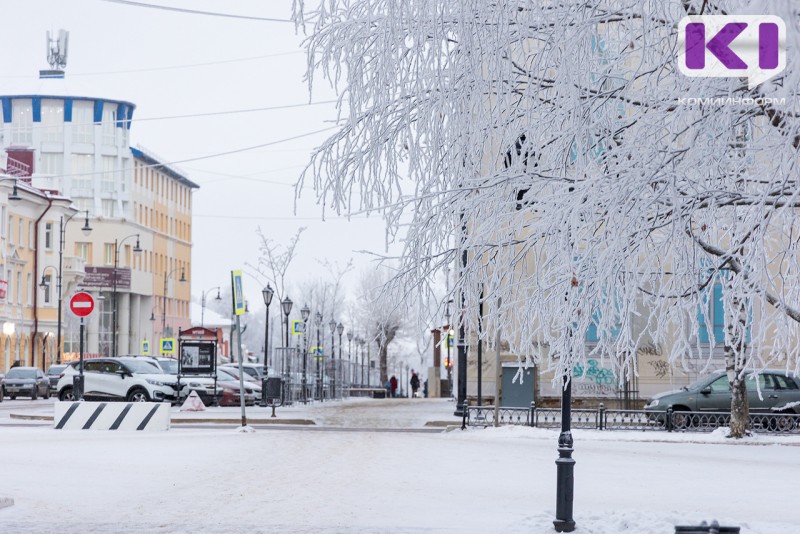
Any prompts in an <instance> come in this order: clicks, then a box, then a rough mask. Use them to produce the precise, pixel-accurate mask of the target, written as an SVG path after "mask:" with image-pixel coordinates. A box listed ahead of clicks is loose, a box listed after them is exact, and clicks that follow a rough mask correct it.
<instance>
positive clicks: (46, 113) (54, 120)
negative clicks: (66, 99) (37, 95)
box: [41, 100, 64, 143]
mask: <svg viewBox="0 0 800 534" xmlns="http://www.w3.org/2000/svg"><path fill="white" fill-rule="evenodd" d="M41 130H42V142H43V143H63V142H64V103H63V101H61V100H42V122H41Z"/></svg>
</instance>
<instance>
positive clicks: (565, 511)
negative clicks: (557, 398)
mask: <svg viewBox="0 0 800 534" xmlns="http://www.w3.org/2000/svg"><path fill="white" fill-rule="evenodd" d="M571 419H572V380H571V379H570V377H569V376H567V375H566V374H565V375H564V378H563V381H562V387H561V434H559V436H558V459H557V460H556V519H555V521H553V526H554V527H555V529H556V532H572V531H573V530H575V520H574V519H573V518H572V499H573V495H574V491H575V476H574V472H575V460H574V459H573V458H572V451H573V449H572V444H573V441H572V431H571V429H570V421H571Z"/></svg>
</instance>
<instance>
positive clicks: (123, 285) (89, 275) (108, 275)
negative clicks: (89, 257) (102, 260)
mask: <svg viewBox="0 0 800 534" xmlns="http://www.w3.org/2000/svg"><path fill="white" fill-rule="evenodd" d="M78 287H93V288H109V289H111V288H113V287H114V268H113V267H94V266H90V265H87V266H86V276H85V277H84V278H83V281H82V282H81V283H80V284H78ZM130 288H131V270H130V269H124V268H118V269H117V289H130Z"/></svg>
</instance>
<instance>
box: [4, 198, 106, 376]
mask: <svg viewBox="0 0 800 534" xmlns="http://www.w3.org/2000/svg"><path fill="white" fill-rule="evenodd" d="M16 188H17V185H16V183H15V184H14V191H13V192H12V196H13V195H14V194H16V190H17V189H16ZM8 198H9V200H14V199H13V198H12V197H11V196H9V197H8ZM17 198H19V197H17ZM78 213H85V214H86V218H85V219H84V221H83V227H82V228H81V231H82V232H83V234H84V235H89V234H91V233H92V227H91V226H89V210H84V211H82V212H81V211H76V212H75V213H73V214H72V215H70V216H69V217H67V220H66V221H65V220H64V217H61V219H60V222H59V234H58V237H59V241H58V269H56V291H57V292H58V319H57V320H58V325H57V327H56V328H57V332H56V363H57V364H60V363H61V309H62V308H63V307H64V306H63V300H64V295H63V294H62V291H61V282H62V278H61V270H62V269H63V268H64V267H63V258H64V242H65V233H66V227H67V223H69V221H71V220H72V218H73V217H75V216H76V215H77V214H78ZM45 270H47V267H45V268H44V269H43V270H42V284H40V285H41V286H42V287H46V286H47V283H46V280H45V277H44V271H45Z"/></svg>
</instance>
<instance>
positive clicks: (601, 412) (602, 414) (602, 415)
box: [597, 402, 606, 430]
mask: <svg viewBox="0 0 800 534" xmlns="http://www.w3.org/2000/svg"><path fill="white" fill-rule="evenodd" d="M605 420H606V405H605V404H603V403H602V402H601V403H600V406H599V407H598V408H597V422H598V424H599V426H600V430H603V427H604V426H605Z"/></svg>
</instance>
